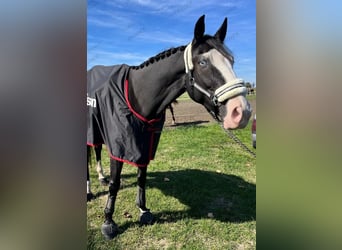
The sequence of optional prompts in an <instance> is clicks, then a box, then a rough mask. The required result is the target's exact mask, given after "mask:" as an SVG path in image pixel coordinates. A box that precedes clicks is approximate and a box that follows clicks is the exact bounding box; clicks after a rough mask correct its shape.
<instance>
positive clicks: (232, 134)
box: [221, 124, 256, 158]
mask: <svg viewBox="0 0 342 250" xmlns="http://www.w3.org/2000/svg"><path fill="white" fill-rule="evenodd" d="M221 128H222V129H223V130H224V131H225V132H226V134H228V136H229V137H230V138H232V140H233V141H235V142H236V143H237V144H239V145H240V146H241V147H242V148H243V149H244V150H246V151H247V152H249V153H250V154H251V155H252V156H253V157H254V158H256V153H254V152H253V151H252V150H250V149H249V148H248V147H247V146H246V145H245V144H244V143H243V142H242V141H241V140H240V139H239V138H237V137H236V135H234V133H233V132H232V131H231V130H230V129H225V128H224V127H223V125H222V124H221Z"/></svg>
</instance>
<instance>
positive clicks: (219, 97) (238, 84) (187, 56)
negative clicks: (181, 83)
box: [184, 43, 247, 106]
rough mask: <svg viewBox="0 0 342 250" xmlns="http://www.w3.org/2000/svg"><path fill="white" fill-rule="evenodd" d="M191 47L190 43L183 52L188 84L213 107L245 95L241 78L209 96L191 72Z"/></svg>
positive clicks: (192, 66)
mask: <svg viewBox="0 0 342 250" xmlns="http://www.w3.org/2000/svg"><path fill="white" fill-rule="evenodd" d="M191 47H192V46H191V43H189V44H188V46H186V48H185V51H184V63H185V73H187V74H188V75H189V84H190V86H192V87H195V88H196V89H197V90H198V91H200V92H201V93H202V94H204V95H205V96H207V97H208V98H209V99H210V100H211V101H212V103H213V104H214V106H220V104H221V103H222V102H224V101H226V100H228V99H230V98H232V97H234V96H237V95H241V94H242V95H245V94H246V93H247V89H246V87H245V86H244V85H243V83H244V80H243V79H241V78H236V79H233V80H231V81H229V82H227V83H225V84H224V85H222V86H221V87H219V88H217V89H216V90H215V91H214V93H213V94H210V93H209V92H208V91H207V90H205V89H204V88H202V87H201V86H200V85H199V84H197V83H196V81H195V78H194V77H193V76H192V72H191V71H192V70H193V68H194V65H193V63H192V55H191Z"/></svg>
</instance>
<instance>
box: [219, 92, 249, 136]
mask: <svg viewBox="0 0 342 250" xmlns="http://www.w3.org/2000/svg"><path fill="white" fill-rule="evenodd" d="M246 102H247V101H246V100H245V99H244V97H242V96H238V97H235V98H232V99H230V100H229V101H228V102H227V104H226V109H227V115H226V116H225V117H224V121H223V127H224V128H225V129H235V128H244V127H245V126H246V125H247V123H248V119H249V117H248V118H247V117H244V115H245V116H246V112H244V111H245V110H246V109H248V107H247V106H248V105H246ZM247 113H248V112H247ZM245 120H247V123H246V122H245ZM242 123H243V124H242Z"/></svg>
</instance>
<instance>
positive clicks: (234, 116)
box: [231, 106, 242, 123]
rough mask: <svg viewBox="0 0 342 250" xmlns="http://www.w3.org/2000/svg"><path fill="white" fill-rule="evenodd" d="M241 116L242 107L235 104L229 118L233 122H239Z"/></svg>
mask: <svg viewBox="0 0 342 250" xmlns="http://www.w3.org/2000/svg"><path fill="white" fill-rule="evenodd" d="M241 118H242V108H241V107H240V106H237V107H235V108H234V109H233V110H232V113H231V119H232V120H233V121H234V122H236V123H239V122H240V120H241Z"/></svg>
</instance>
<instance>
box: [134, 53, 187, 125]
mask: <svg viewBox="0 0 342 250" xmlns="http://www.w3.org/2000/svg"><path fill="white" fill-rule="evenodd" d="M183 55H184V52H183V51H177V52H176V53H174V54H172V55H170V56H168V57H165V58H164V59H160V60H159V61H157V62H154V63H152V64H149V65H148V66H144V67H143V68H140V69H134V68H132V69H131V70H130V73H129V76H128V81H129V92H128V95H129V96H128V98H129V101H130V103H131V106H132V108H133V109H134V110H135V111H136V112H137V113H139V114H140V115H142V116H143V117H145V118H147V119H153V118H155V117H156V116H158V115H159V114H160V113H162V112H163V111H164V110H165V109H166V107H167V106H168V105H169V104H170V103H171V102H173V101H174V100H175V99H176V98H177V97H178V96H180V95H181V94H182V93H184V92H185V79H186V78H185V66H184V59H183Z"/></svg>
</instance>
